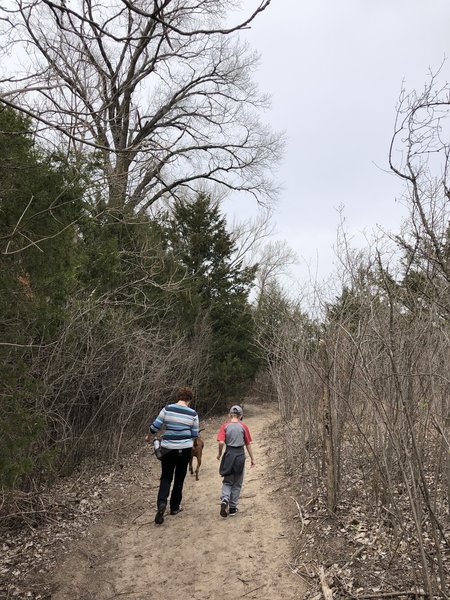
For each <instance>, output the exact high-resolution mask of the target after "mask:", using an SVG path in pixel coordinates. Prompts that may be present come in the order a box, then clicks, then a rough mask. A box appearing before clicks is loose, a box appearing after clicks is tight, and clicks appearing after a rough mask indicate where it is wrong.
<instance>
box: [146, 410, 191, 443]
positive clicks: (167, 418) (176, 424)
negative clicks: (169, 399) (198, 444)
mask: <svg viewBox="0 0 450 600" xmlns="http://www.w3.org/2000/svg"><path fill="white" fill-rule="evenodd" d="M162 427H164V430H165V431H164V434H163V436H162V441H161V446H162V447H163V448H169V449H170V450H181V449H183V448H192V446H193V441H192V439H193V438H196V437H198V427H199V425H198V415H197V413H196V412H195V410H194V409H193V408H189V406H184V405H182V404H168V405H167V406H165V407H164V408H163V409H162V410H161V412H160V413H159V415H158V416H157V417H156V419H155V420H154V421H153V423H152V424H151V425H150V432H151V433H157V432H158V431H160V430H161V428H162Z"/></svg>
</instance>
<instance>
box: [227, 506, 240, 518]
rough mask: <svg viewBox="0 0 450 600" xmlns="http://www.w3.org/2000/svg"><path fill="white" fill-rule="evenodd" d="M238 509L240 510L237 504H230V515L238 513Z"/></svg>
mask: <svg viewBox="0 0 450 600" xmlns="http://www.w3.org/2000/svg"><path fill="white" fill-rule="evenodd" d="M237 511H238V507H237V506H230V510H229V512H228V514H229V515H230V517H234V515H235V514H236V513H237Z"/></svg>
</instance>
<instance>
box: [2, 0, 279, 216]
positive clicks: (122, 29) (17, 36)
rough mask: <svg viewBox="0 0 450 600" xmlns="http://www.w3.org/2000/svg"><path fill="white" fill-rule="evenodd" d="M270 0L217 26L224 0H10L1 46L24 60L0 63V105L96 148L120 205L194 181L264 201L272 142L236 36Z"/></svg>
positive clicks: (140, 206) (111, 203)
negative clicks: (232, 22) (242, 16)
mask: <svg viewBox="0 0 450 600" xmlns="http://www.w3.org/2000/svg"><path fill="white" fill-rule="evenodd" d="M270 2H271V0H264V1H261V0H260V1H259V2H256V5H255V6H254V8H253V10H250V11H249V16H248V17H247V18H245V19H243V20H242V21H241V22H239V23H238V24H236V25H232V26H227V25H226V23H227V18H228V15H229V12H230V10H231V9H233V8H236V6H237V4H238V3H237V2H235V1H233V0H219V1H217V0H214V1H213V0H190V1H188V2H184V1H183V0H159V1H157V0H139V1H137V2H128V1H127V0H116V1H115V2H113V3H111V2H106V0H100V1H98V2H94V1H93V0H74V2H70V3H68V2H63V1H61V2H59V1H52V0H42V1H40V2H34V1H27V0H11V2H10V6H12V7H11V8H9V9H8V8H5V7H3V8H1V9H0V11H1V13H0V19H1V21H2V24H3V36H2V37H3V44H2V46H3V47H4V49H5V52H7V53H9V55H11V54H13V55H16V56H18V57H20V58H21V60H22V63H23V69H22V70H21V72H19V71H20V70H18V69H17V64H14V65H12V69H11V71H10V72H9V71H8V69H7V66H8V64H11V62H12V61H11V60H9V61H5V60H4V61H3V71H4V72H3V75H2V77H1V78H0V86H1V93H0V103H3V104H4V105H8V106H12V107H15V108H17V109H19V110H21V111H23V112H25V113H27V114H29V115H31V116H32V117H34V118H35V119H37V120H38V122H39V123H40V125H41V126H42V127H43V128H44V129H47V128H50V130H51V132H53V133H52V135H53V137H54V135H55V134H58V139H61V136H62V138H63V139H65V140H66V143H67V144H68V145H69V148H70V149H72V150H73V149H75V150H81V149H84V150H86V149H88V148H90V149H91V151H92V152H95V156H96V158H97V160H98V165H99V173H100V176H101V177H103V178H104V180H105V182H106V192H105V201H106V203H107V205H108V208H109V209H110V210H115V211H118V213H119V214H121V215H122V214H124V213H125V212H127V213H128V214H129V213H132V212H142V211H145V210H146V209H148V208H149V207H150V206H151V205H152V204H154V203H155V202H156V201H157V200H158V199H160V198H162V197H164V196H167V195H174V196H178V195H179V194H180V193H181V194H182V193H184V194H185V193H186V191H189V190H192V189H195V188H196V187H198V185H200V184H201V182H205V181H209V182H211V183H213V184H215V185H218V186H219V187H222V188H223V189H225V190H235V191H241V192H247V193H248V194H250V195H252V196H253V197H255V198H257V199H258V200H260V201H264V200H270V199H272V198H273V197H274V195H275V194H276V191H277V190H276V186H275V185H274V183H273V182H272V181H271V179H270V177H268V176H267V172H268V169H270V167H271V166H272V165H273V164H274V162H276V161H277V159H278V157H279V153H280V149H281V146H282V140H281V137H280V136H279V135H276V134H273V133H271V132H270V130H269V129H268V128H267V127H266V126H264V125H263V124H262V123H261V122H260V119H259V116H258V113H259V112H260V110H261V109H264V108H265V107H267V105H268V99H267V97H266V96H264V95H263V94H261V93H260V92H259V90H258V89H257V86H256V85H255V83H254V82H253V81H252V77H251V75H252V71H253V70H254V68H255V65H256V64H257V56H256V55H255V54H254V53H252V52H250V50H249V49H248V47H247V45H246V44H245V43H243V42H242V41H240V40H239V38H238V37H237V34H236V32H238V31H239V30H241V29H243V28H246V27H249V26H250V24H251V23H252V22H253V20H254V18H255V17H256V16H257V15H258V14H259V13H261V12H262V11H264V10H265V9H266V8H267V7H268V6H269V4H270ZM46 137H47V139H48V137H49V134H48V133H46ZM66 147H67V146H66Z"/></svg>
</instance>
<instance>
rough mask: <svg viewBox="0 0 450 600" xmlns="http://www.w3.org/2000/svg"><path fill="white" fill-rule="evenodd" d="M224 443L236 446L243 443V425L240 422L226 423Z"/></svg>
mask: <svg viewBox="0 0 450 600" xmlns="http://www.w3.org/2000/svg"><path fill="white" fill-rule="evenodd" d="M225 443H226V445H227V446H234V447H238V448H239V447H241V446H244V445H245V439H244V427H243V426H242V424H241V423H227V426H226V437H225Z"/></svg>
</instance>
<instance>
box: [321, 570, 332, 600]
mask: <svg viewBox="0 0 450 600" xmlns="http://www.w3.org/2000/svg"><path fill="white" fill-rule="evenodd" d="M319 577H320V585H321V587H322V594H323V597H324V598H325V600H333V592H332V591H331V588H330V586H329V585H328V583H327V580H326V579H325V570H324V568H323V567H322V566H321V567H319Z"/></svg>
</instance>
